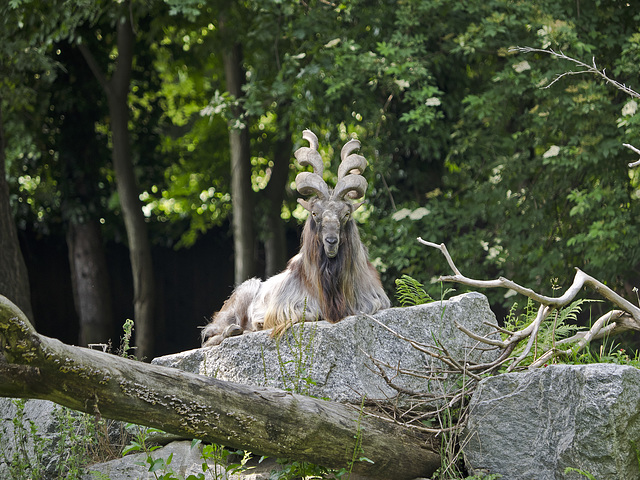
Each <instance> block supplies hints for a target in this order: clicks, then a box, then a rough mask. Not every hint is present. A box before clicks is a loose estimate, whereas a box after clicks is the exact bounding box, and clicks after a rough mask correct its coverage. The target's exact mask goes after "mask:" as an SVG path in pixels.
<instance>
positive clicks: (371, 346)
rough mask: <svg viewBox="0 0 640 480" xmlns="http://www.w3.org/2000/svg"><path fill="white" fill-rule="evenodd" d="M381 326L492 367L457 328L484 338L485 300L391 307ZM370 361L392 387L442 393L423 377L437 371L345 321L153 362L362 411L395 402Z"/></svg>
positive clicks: (391, 341)
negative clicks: (364, 405)
mask: <svg viewBox="0 0 640 480" xmlns="http://www.w3.org/2000/svg"><path fill="white" fill-rule="evenodd" d="M374 317H375V319H377V320H378V321H379V322H380V323H382V324H384V325H386V326H387V327H388V328H390V329H391V330H393V331H394V332H397V333H398V334H400V335H401V336H403V337H406V338H408V339H411V340H413V341H415V342H418V343H420V344H422V345H425V346H428V347H430V349H431V350H433V351H437V350H436V349H435V348H434V347H435V346H436V344H441V345H442V346H444V347H445V348H446V349H447V351H448V353H449V354H450V355H451V356H453V357H454V358H456V359H457V360H458V361H465V360H471V361H475V362H480V361H482V362H485V361H491V360H492V359H493V358H495V355H496V352H495V351H490V352H488V351H486V350H481V349H478V348H477V342H476V341H474V340H472V339H471V338H469V337H468V336H466V335H465V334H464V333H462V332H461V331H460V330H458V329H457V328H456V326H455V323H456V322H458V323H461V324H463V325H465V326H466V327H467V328H469V329H470V330H472V331H474V332H477V333H480V334H489V333H491V332H493V331H495V330H493V329H492V327H490V326H489V325H490V324H494V325H495V324H496V318H495V316H494V314H493V312H492V311H491V309H490V308H489V304H488V301H487V299H486V297H485V296H484V295H482V294H480V293H467V294H464V295H459V296H456V297H453V298H451V299H450V300H446V301H443V302H439V301H437V302H433V303H429V304H425V305H419V306H415V307H407V308H390V309H388V310H382V311H380V312H378V313H377V314H375V315H374ZM374 361H375V362H376V363H378V365H379V366H380V367H381V368H383V370H384V371H385V373H386V374H387V376H388V377H389V378H390V379H392V381H393V383H395V384H397V385H398V386H400V387H401V388H402V389H407V390H410V391H417V392H425V391H434V393H437V392H442V388H446V386H445V387H443V383H442V382H437V381H433V380H427V379H425V378H419V377H416V376H411V375H404V374H400V373H399V371H398V369H401V370H403V371H415V372H420V373H421V374H422V375H423V376H424V374H425V373H429V372H431V371H432V370H433V369H436V368H438V367H442V364H441V363H440V361H438V360H434V359H433V358H432V357H430V356H429V355H427V354H425V353H422V352H420V351H418V350H417V349H415V348H414V347H412V345H411V344H410V343H409V342H407V341H406V340H403V339H401V338H398V337H396V336H395V335H394V334H393V333H391V332H390V331H389V330H387V329H385V328H384V327H383V326H381V325H379V324H378V323H376V322H375V321H374V320H373V319H371V318H370V317H367V316H353V317H348V318H346V319H344V320H342V321H341V322H339V323H337V324H334V325H332V324H329V323H327V322H324V321H321V322H307V323H305V324H298V325H294V326H293V327H292V328H290V329H289V330H288V331H287V332H286V333H285V334H284V335H283V336H282V337H281V338H280V339H278V340H274V339H273V338H271V337H270V336H269V332H268V331H267V332H265V331H263V332H254V333H249V334H246V335H241V336H238V337H231V338H227V339H226V340H224V342H223V343H222V344H221V345H218V346H215V347H209V348H205V349H197V350H191V351H188V352H183V353H178V354H175V355H168V356H164V357H159V358H156V359H154V360H153V362H152V363H154V364H157V365H164V366H170V367H176V368H180V369H183V370H186V371H189V372H192V373H199V374H203V375H210V376H215V377H216V378H218V379H221V380H227V381H232V382H238V383H243V384H249V385H262V386H271V387H276V388H282V389H287V390H292V391H297V392H300V393H305V394H309V395H312V396H315V397H319V398H328V399H331V400H334V401H338V402H346V403H353V404H360V402H361V401H362V399H363V397H364V396H366V398H367V399H368V400H378V401H385V400H389V399H393V398H395V397H396V394H397V391H396V390H394V389H393V388H391V387H390V386H389V385H388V384H387V383H386V382H385V380H384V379H383V378H382V377H381V375H380V374H379V371H378V369H377V367H376V366H375V364H374Z"/></svg>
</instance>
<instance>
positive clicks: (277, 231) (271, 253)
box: [264, 131, 293, 277]
mask: <svg viewBox="0 0 640 480" xmlns="http://www.w3.org/2000/svg"><path fill="white" fill-rule="evenodd" d="M292 148H293V144H292V142H291V136H290V135H289V133H288V131H287V132H286V134H285V135H284V137H283V138H282V139H281V140H279V141H278V142H277V144H276V150H275V153H274V156H273V169H272V170H271V178H270V179H269V184H268V185H267V187H266V188H265V191H264V195H265V198H266V202H265V204H266V212H264V215H265V218H266V222H265V223H266V228H267V231H266V232H265V241H264V253H265V276H266V277H271V276H273V275H275V274H276V273H278V272H280V271H282V270H283V269H284V268H285V266H286V264H287V260H288V258H287V241H286V236H285V228H284V223H283V222H282V217H281V215H280V213H281V211H282V202H283V200H284V194H285V188H286V185H287V180H288V179H289V165H290V163H291V157H292V152H291V150H292Z"/></svg>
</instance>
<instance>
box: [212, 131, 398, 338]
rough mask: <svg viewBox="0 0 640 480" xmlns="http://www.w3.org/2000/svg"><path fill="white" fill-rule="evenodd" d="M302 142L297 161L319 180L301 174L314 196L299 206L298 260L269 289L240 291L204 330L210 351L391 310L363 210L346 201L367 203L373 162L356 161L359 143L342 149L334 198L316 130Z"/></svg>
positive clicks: (303, 188)
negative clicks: (361, 228) (365, 234)
mask: <svg viewBox="0 0 640 480" xmlns="http://www.w3.org/2000/svg"><path fill="white" fill-rule="evenodd" d="M302 138H303V139H305V140H307V141H308V142H309V144H310V147H302V148H300V149H298V150H297V151H296V152H295V157H296V159H297V160H298V162H299V163H300V165H302V166H311V167H313V172H302V173H300V174H298V176H297V177H296V186H297V189H298V192H300V193H301V194H302V195H305V196H308V195H315V196H313V197H312V198H311V199H310V200H308V201H307V200H303V199H298V202H299V203H300V205H302V206H303V207H304V208H305V209H307V210H308V211H309V212H310V215H309V218H308V219H307V222H306V223H305V226H304V229H303V232H302V239H301V247H300V253H298V254H297V255H296V256H295V257H293V258H292V259H291V260H289V264H288V265H287V268H286V270H284V271H283V272H281V273H279V274H277V275H274V276H273V277H271V278H269V279H267V280H265V281H264V282H262V281H260V280H258V279H256V278H252V279H250V280H247V281H245V282H244V283H242V284H241V285H239V286H238V287H237V288H236V289H235V291H234V292H233V293H232V294H231V297H229V299H228V300H227V301H226V302H225V303H224V305H223V306H222V309H221V310H220V311H219V312H217V313H216V314H214V316H213V318H212V320H211V323H210V324H209V325H207V326H206V327H205V328H204V329H203V331H202V341H203V345H204V346H211V345H218V344H220V343H221V342H222V340H224V339H225V338H226V337H229V336H233V335H239V334H241V333H243V332H245V331H256V330H261V329H270V328H273V333H274V335H278V334H279V333H281V332H282V331H284V330H285V329H286V328H288V327H289V326H291V325H292V324H293V323H296V322H301V321H305V320H307V321H312V320H316V319H321V320H327V321H329V322H331V323H336V322H339V321H340V320H342V319H343V318H344V317H346V316H349V315H354V314H357V313H361V312H362V313H369V314H372V313H375V312H377V311H378V310H380V309H383V308H389V306H390V302H389V298H388V297H387V295H386V294H385V293H384V290H383V289H382V284H381V283H380V278H379V276H378V272H376V270H375V268H374V267H373V265H371V263H370V262H369V259H368V252H367V249H366V248H365V246H364V245H363V244H362V241H361V240H360V235H359V233H358V227H357V225H356V223H355V222H354V220H353V219H352V218H351V216H352V214H353V212H354V211H355V210H357V209H358V208H359V207H360V206H361V205H362V202H360V203H353V202H351V201H349V200H348V199H357V198H361V197H363V196H364V194H365V192H366V190H367V181H366V180H365V178H364V177H363V176H362V173H363V172H364V169H365V168H366V166H367V161H366V159H365V158H364V157H363V156H361V155H357V154H353V153H352V152H353V151H354V150H356V149H358V148H360V142H358V141H357V140H350V141H349V142H347V143H346V144H345V145H344V147H343V148H342V151H341V160H342V161H341V163H340V167H339V168H338V182H337V184H336V187H335V189H334V190H331V189H330V188H329V186H328V185H327V184H326V182H325V181H324V180H323V178H322V172H323V169H324V165H323V163H322V158H321V157H320V154H319V153H318V138H317V137H316V135H315V134H314V133H313V132H311V131H310V130H305V131H304V132H303V134H302Z"/></svg>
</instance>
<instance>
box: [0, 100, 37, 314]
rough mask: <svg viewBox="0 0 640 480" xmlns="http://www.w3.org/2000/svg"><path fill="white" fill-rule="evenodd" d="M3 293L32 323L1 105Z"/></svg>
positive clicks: (0, 287)
mask: <svg viewBox="0 0 640 480" xmlns="http://www.w3.org/2000/svg"><path fill="white" fill-rule="evenodd" d="M0 294H2V295H5V296H6V297H8V298H10V299H11V300H12V301H13V302H14V303H15V304H16V305H18V306H19V307H20V309H21V310H22V311H23V312H25V314H26V315H27V317H28V318H29V319H30V320H31V321H32V322H33V310H32V308H31V291H30V289H29V275H28V273H27V267H26V265H25V263H24V258H23V257H22V251H21V250H20V243H19V242H18V230H17V228H16V224H15V222H14V220H13V214H12V212H11V204H10V202H9V184H8V183H7V174H6V166H5V141H4V123H3V119H2V106H0Z"/></svg>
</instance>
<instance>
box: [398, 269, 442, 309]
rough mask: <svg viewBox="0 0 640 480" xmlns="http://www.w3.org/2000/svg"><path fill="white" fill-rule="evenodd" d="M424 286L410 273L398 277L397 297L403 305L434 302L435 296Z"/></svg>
mask: <svg viewBox="0 0 640 480" xmlns="http://www.w3.org/2000/svg"><path fill="white" fill-rule="evenodd" d="M423 287H424V286H423V285H422V284H421V283H420V282H418V281H417V280H416V279H414V278H412V277H410V276H409V275H402V277H400V278H398V279H396V299H397V300H398V302H399V303H400V306H402V307H409V306H413V305H422V304H423V303H429V302H433V298H431V297H430V296H429V294H428V293H427V292H426V291H425V290H424V288H423Z"/></svg>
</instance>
